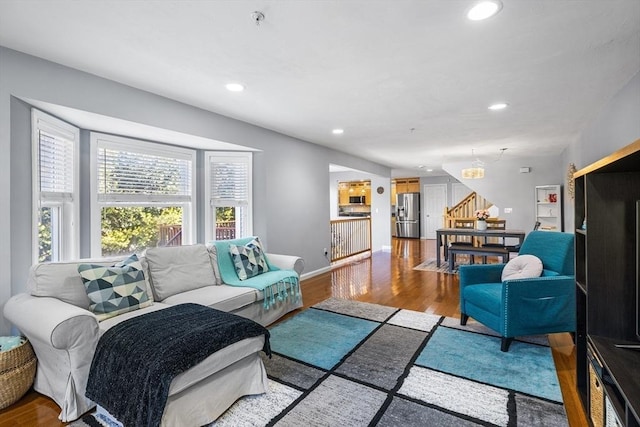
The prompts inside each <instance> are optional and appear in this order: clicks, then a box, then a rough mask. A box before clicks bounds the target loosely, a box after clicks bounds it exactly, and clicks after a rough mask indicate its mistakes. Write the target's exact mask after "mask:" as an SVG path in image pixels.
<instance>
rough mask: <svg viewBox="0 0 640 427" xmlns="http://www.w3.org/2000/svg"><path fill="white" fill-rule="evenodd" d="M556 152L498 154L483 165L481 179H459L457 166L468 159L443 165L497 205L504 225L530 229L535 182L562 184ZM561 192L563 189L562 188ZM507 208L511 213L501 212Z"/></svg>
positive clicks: (532, 219) (460, 168) (532, 222)
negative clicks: (499, 156) (544, 154)
mask: <svg viewBox="0 0 640 427" xmlns="http://www.w3.org/2000/svg"><path fill="white" fill-rule="evenodd" d="M561 164H562V161H561V158H560V156H553V157H534V158H527V159H523V158H502V159H501V160H499V161H497V162H493V163H487V164H486V165H485V177H484V178H483V179H462V177H461V174H460V172H461V170H462V169H463V168H466V167H469V162H453V163H446V164H445V165H443V169H444V170H446V171H447V172H449V173H450V174H451V175H453V176H454V177H456V178H457V179H459V180H460V181H461V182H462V183H464V184H465V185H466V186H467V187H469V188H470V189H472V190H474V191H476V192H477V193H478V194H481V195H482V197H484V198H485V199H487V200H489V201H491V203H493V204H494V205H496V206H499V207H500V214H499V216H500V218H502V219H505V220H507V227H508V228H516V229H521V230H531V229H532V228H533V224H534V223H535V186H537V185H548V184H560V185H562V184H563V177H564V175H563V172H562V170H561ZM520 167H530V168H531V172H530V173H520V172H519V170H520ZM563 194H564V190H563ZM505 208H511V209H512V212H511V213H505V212H504V209H505Z"/></svg>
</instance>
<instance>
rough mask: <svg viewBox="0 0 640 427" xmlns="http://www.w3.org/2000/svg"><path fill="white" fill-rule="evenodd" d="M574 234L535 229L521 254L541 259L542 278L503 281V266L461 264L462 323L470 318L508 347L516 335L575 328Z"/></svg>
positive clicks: (568, 330) (572, 330) (524, 244)
mask: <svg viewBox="0 0 640 427" xmlns="http://www.w3.org/2000/svg"><path fill="white" fill-rule="evenodd" d="M573 239H574V236H573V234H570V233H560V232H550V231H532V232H530V233H529V234H528V235H527V237H526V239H525V240H524V242H523V243H522V247H521V249H520V255H526V254H529V255H535V256H537V257H538V258H540V260H541V261H542V266H543V271H542V276H540V277H535V278H530V279H516V280H505V281H504V282H503V281H502V279H501V276H502V270H503V268H504V266H505V264H477V265H463V266H460V270H459V274H460V313H461V318H460V324H461V325H465V324H466V323H467V320H468V319H469V317H472V318H474V319H475V320H477V321H478V322H480V323H482V324H484V325H485V326H487V327H489V328H491V329H493V330H495V331H496V332H498V333H499V334H500V336H501V337H502V344H501V350H502V351H508V350H509V345H510V344H511V341H513V338H514V337H517V336H524V335H538V334H548V333H555V332H575V330H576V304H575V292H576V290H575V278H574V270H573V265H574V256H573V253H574V249H573Z"/></svg>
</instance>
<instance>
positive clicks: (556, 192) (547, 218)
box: [534, 184, 562, 231]
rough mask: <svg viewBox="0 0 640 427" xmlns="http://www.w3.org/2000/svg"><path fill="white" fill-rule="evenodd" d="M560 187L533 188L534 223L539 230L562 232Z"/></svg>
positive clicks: (542, 186) (543, 186) (539, 186)
mask: <svg viewBox="0 0 640 427" xmlns="http://www.w3.org/2000/svg"><path fill="white" fill-rule="evenodd" d="M561 189H562V187H561V186H560V185H557V184H553V185H538V186H536V188H535V196H534V197H535V201H536V211H535V218H536V221H537V222H539V223H540V227H539V230H542V231H562V193H561Z"/></svg>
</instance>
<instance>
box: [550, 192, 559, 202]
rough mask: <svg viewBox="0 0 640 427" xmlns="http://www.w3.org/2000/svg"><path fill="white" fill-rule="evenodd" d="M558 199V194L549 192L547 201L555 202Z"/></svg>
mask: <svg viewBox="0 0 640 427" xmlns="http://www.w3.org/2000/svg"><path fill="white" fill-rule="evenodd" d="M557 201H558V195H557V194H556V193H551V194H549V203H556V202H557Z"/></svg>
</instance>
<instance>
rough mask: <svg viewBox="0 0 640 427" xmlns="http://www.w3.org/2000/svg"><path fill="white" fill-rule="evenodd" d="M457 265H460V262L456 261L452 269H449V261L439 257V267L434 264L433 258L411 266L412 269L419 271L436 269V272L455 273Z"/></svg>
mask: <svg viewBox="0 0 640 427" xmlns="http://www.w3.org/2000/svg"><path fill="white" fill-rule="evenodd" d="M458 267H460V264H458V263H456V265H455V266H454V269H453V271H449V261H445V260H444V259H440V267H438V266H436V260H435V259H428V260H426V261H424V262H422V263H420V264H418V265H416V266H415V267H413V269H414V270H419V271H437V272H438V273H447V274H457V273H458Z"/></svg>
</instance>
